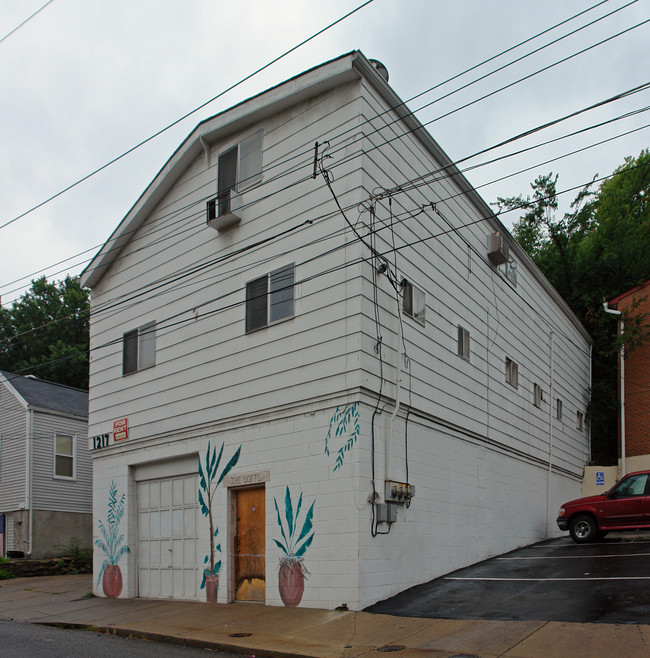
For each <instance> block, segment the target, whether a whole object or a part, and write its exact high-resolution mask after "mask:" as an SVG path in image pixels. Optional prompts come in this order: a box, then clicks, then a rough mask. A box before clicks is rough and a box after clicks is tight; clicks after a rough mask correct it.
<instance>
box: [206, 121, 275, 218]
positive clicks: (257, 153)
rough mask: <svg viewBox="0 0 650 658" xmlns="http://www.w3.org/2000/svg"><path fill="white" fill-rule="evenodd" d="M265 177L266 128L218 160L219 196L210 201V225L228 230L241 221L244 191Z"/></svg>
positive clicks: (225, 152) (224, 152) (230, 149)
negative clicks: (263, 137)
mask: <svg viewBox="0 0 650 658" xmlns="http://www.w3.org/2000/svg"><path fill="white" fill-rule="evenodd" d="M261 180H262V131H261V130H258V131H257V132H254V133H253V134H252V135H250V136H248V137H247V138H246V139H244V140H242V141H241V142H239V143H238V144H236V145H235V146H232V147H230V148H229V149H227V150H225V151H223V152H222V153H221V154H220V155H219V159H218V161H217V196H216V198H215V199H210V201H208V226H211V227H212V228H216V229H217V230H219V231H223V230H226V229H228V228H230V227H232V226H234V225H236V224H238V223H239V222H240V220H241V206H242V202H241V192H242V191H243V190H246V189H247V188H249V187H252V186H253V185H255V184H257V183H259V182H260V181H261Z"/></svg>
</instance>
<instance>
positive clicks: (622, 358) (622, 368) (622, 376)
mask: <svg viewBox="0 0 650 658" xmlns="http://www.w3.org/2000/svg"><path fill="white" fill-rule="evenodd" d="M603 308H604V309H605V313H610V314H611V315H617V316H619V322H620V325H619V326H620V333H619V335H620V337H621V354H620V362H621V364H620V398H621V400H620V410H621V477H623V476H624V475H625V342H624V340H623V334H624V331H625V321H624V320H623V312H622V311H614V310H613V309H611V308H609V306H608V305H607V302H603Z"/></svg>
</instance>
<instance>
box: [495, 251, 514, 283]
mask: <svg viewBox="0 0 650 658" xmlns="http://www.w3.org/2000/svg"><path fill="white" fill-rule="evenodd" d="M499 271H500V272H501V273H502V274H504V275H505V277H506V278H507V279H508V280H509V281H510V282H511V283H512V285H514V286H516V285H517V261H515V260H513V259H512V258H511V259H509V260H508V262H507V263H501V265H499Z"/></svg>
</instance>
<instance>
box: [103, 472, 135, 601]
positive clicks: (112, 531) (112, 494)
mask: <svg viewBox="0 0 650 658" xmlns="http://www.w3.org/2000/svg"><path fill="white" fill-rule="evenodd" d="M125 503H126V501H125V496H124V494H122V496H121V497H120V496H118V492H117V487H116V486H115V482H111V486H110V488H109V490H108V513H107V515H106V523H104V522H103V521H99V532H100V535H101V536H100V537H98V538H97V539H96V540H95V546H97V547H98V548H99V549H101V550H102V551H103V552H104V553H105V554H106V559H105V560H104V561H103V562H102V566H101V567H100V569H99V574H98V576H97V587H99V583H100V582H101V584H102V587H103V589H104V594H105V595H106V596H108V597H109V598H111V599H115V598H117V597H118V596H119V595H120V594H121V593H122V572H121V571H120V568H119V567H118V566H117V563H118V562H119V559H120V558H121V557H122V556H123V555H126V554H127V553H130V551H129V547H128V546H126V545H125V544H123V542H124V535H123V534H122V533H120V522H121V521H122V517H123V516H124V511H125Z"/></svg>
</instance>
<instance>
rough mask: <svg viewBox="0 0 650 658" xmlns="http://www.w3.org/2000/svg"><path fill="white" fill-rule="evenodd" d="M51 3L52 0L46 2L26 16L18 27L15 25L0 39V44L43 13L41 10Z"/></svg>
mask: <svg viewBox="0 0 650 658" xmlns="http://www.w3.org/2000/svg"><path fill="white" fill-rule="evenodd" d="M53 2H54V0H48V2H46V3H45V4H44V5H43V6H42V7H41V8H40V9H37V10H36V11H35V12H34V13H33V14H32V15H31V16H28V17H27V18H26V19H25V20H24V21H23V22H22V23H20V25H17V26H16V27H15V28H14V29H13V30H11V31H10V32H7V34H5V35H4V36H3V37H2V39H0V43H2V42H3V41H5V40H6V39H8V38H9V37H10V36H11V35H12V34H14V33H15V32H18V30H20V28H21V27H23V26H24V25H25V24H26V23H28V22H29V21H31V20H32V18H34V16H36V15H37V14H40V13H41V12H42V11H43V9H45V7H47V6H48V5H51V4H52V3H53Z"/></svg>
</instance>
